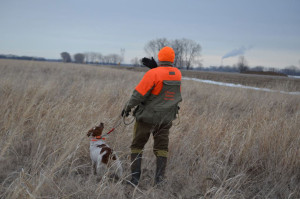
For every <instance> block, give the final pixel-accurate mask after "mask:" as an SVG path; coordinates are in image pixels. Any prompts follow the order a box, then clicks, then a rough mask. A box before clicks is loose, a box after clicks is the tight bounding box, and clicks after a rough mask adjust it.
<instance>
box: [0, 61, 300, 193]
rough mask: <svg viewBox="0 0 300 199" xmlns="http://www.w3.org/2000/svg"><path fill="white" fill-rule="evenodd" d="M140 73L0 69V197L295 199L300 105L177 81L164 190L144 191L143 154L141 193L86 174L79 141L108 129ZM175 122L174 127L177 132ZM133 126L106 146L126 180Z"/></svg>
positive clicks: (24, 65) (148, 169)
mask: <svg viewBox="0 0 300 199" xmlns="http://www.w3.org/2000/svg"><path fill="white" fill-rule="evenodd" d="M142 75H143V73H135V72H130V71H123V70H115V69H109V68H103V67H93V66H86V65H74V64H61V63H47V62H23V61H9V60H1V61H0V101H1V104H0V114H1V118H0V136H1V139H0V183H1V185H0V186H1V187H0V197H1V198H189V199H192V198H300V149H299V146H300V132H299V129H300V97H299V96H292V95H285V94H279V93H267V92H262V91H252V90H244V89H238V88H225V87H220V86H214V85H207V84H202V83H198V82H192V81H183V85H182V95H183V102H182V104H181V109H180V124H179V125H177V126H174V127H172V129H171V134H170V146H169V151H170V152H169V161H168V167H167V178H166V179H167V184H166V185H165V186H164V187H163V188H162V189H155V188H153V187H152V186H151V185H152V180H153V175H154V171H155V157H154V155H153V153H152V147H151V146H152V143H153V141H152V140H150V142H149V143H148V144H147V145H146V147H145V153H144V156H143V157H144V159H143V174H142V179H141V185H140V188H139V190H133V191H131V192H129V191H128V187H127V186H125V185H124V184H122V183H121V181H119V182H111V180H109V179H108V178H103V179H102V180H101V181H100V182H98V181H97V179H96V177H95V176H93V175H92V174H91V168H90V166H91V165H90V159H89V140H88V139H87V138H86V132H87V130H88V129H90V128H91V127H92V126H93V125H95V124H98V123H99V122H100V121H102V122H104V123H105V131H108V130H110V128H112V127H114V125H116V124H117V122H118V121H119V119H120V116H119V115H120V112H121V110H122V108H123V105H124V104H125V102H126V101H127V100H128V99H129V97H130V95H131V93H132V91H133V89H134V87H135V85H136V84H137V83H138V82H139V80H140V79H141V78H142ZM177 122H178V121H175V122H174V123H177ZM132 129H133V126H132V125H130V126H124V125H123V126H121V127H119V128H118V129H117V130H116V131H115V132H113V133H112V134H111V135H110V137H109V138H108V139H107V143H108V144H109V145H110V146H112V148H114V150H115V151H117V152H118V154H119V156H120V157H121V160H122V162H123V167H124V170H125V173H124V176H123V177H124V178H125V177H126V175H128V174H129V164H130V162H129V158H128V155H129V154H130V149H129V146H130V143H131V138H132Z"/></svg>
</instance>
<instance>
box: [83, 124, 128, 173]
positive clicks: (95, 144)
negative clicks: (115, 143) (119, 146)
mask: <svg viewBox="0 0 300 199" xmlns="http://www.w3.org/2000/svg"><path fill="white" fill-rule="evenodd" d="M103 129H104V124H103V123H100V125H99V126H95V127H94V128H92V129H90V130H89V131H88V133H87V136H88V137H91V140H90V156H91V160H92V169H93V173H94V174H97V175H98V176H99V177H101V178H102V177H103V176H104V174H105V173H106V172H109V174H113V175H114V176H115V177H116V178H120V177H121V176H122V173H123V169H122V164H121V161H120V160H119V158H118V156H117V154H116V153H115V152H113V150H112V149H111V148H110V147H109V146H108V145H107V144H106V143H105V142H104V138H102V131H103Z"/></svg>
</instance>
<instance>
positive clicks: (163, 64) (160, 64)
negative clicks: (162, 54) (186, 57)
mask: <svg viewBox="0 0 300 199" xmlns="http://www.w3.org/2000/svg"><path fill="white" fill-rule="evenodd" d="M158 66H167V67H170V66H173V63H172V62H169V61H159V62H158Z"/></svg>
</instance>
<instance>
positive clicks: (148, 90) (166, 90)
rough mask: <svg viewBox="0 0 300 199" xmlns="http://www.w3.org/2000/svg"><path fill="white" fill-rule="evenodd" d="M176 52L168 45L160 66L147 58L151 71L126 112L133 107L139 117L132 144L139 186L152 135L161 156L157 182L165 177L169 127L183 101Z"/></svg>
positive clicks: (135, 180) (134, 173) (133, 176)
mask: <svg viewBox="0 0 300 199" xmlns="http://www.w3.org/2000/svg"><path fill="white" fill-rule="evenodd" d="M174 59H175V52H174V50H173V49H172V48H171V47H168V46H166V47H164V48H162V49H161V50H160V51H159V53H158V60H159V63H158V67H156V66H157V65H156V62H155V60H154V59H153V58H152V60H150V59H147V58H146V59H145V58H144V59H143V62H144V64H145V63H146V64H145V65H147V66H148V67H149V68H152V69H151V70H149V71H148V72H147V73H146V74H145V75H144V77H143V79H142V80H141V81H140V83H139V84H138V85H137V86H136V88H135V90H134V91H133V94H132V96H131V98H130V100H129V101H128V102H127V104H126V105H125V108H124V109H123V111H122V116H124V115H125V116H128V115H129V112H130V111H131V109H132V108H134V107H136V106H137V108H136V109H135V110H134V112H133V115H134V116H135V118H136V123H135V126H134V133H133V141H132V144H131V161H132V164H131V180H130V182H131V183H132V184H134V185H138V182H139V179H140V176H141V163H142V153H143V148H144V146H145V144H146V143H147V141H148V139H149V136H150V134H152V135H153V138H154V146H153V152H154V154H155V156H156V158H157V160H156V173H155V180H154V185H156V184H159V183H160V182H161V181H162V180H163V179H164V174H165V169H166V164H167V156H168V145H169V129H170V128H171V126H172V121H173V120H174V119H175V118H176V114H177V113H178V109H179V107H178V103H179V102H181V100H182V98H181V72H180V71H179V70H178V69H177V68H175V67H173V62H174Z"/></svg>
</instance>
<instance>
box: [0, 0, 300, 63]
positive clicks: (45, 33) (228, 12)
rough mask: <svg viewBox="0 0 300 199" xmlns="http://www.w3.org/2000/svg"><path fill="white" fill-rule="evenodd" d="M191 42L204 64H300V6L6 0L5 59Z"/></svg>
mask: <svg viewBox="0 0 300 199" xmlns="http://www.w3.org/2000/svg"><path fill="white" fill-rule="evenodd" d="M162 37H165V38H167V39H170V40H172V39H181V38H187V39H192V40H194V41H196V42H197V43H199V44H200V45H201V46H202V51H201V54H202V63H203V65H204V66H210V65H220V64H221V60H222V57H223V58H224V60H223V64H224V65H227V64H230V65H231V64H235V63H236V62H237V60H238V56H231V55H234V54H239V53H241V54H242V53H243V54H244V56H245V58H246V60H247V62H248V64H249V65H250V66H251V67H253V66H257V65H263V66H267V67H278V68H283V67H286V66H289V65H295V66H298V67H299V65H300V0H226V1H225V0H185V1H184V0H182V1H179V0H148V1H143V0H110V1H109V0H106V1H101V0H94V1H89V0H51V1H46V0H44V1H43V0H19V1H16V0H0V54H16V55H28V56H41V57H45V58H60V53H61V52H63V51H67V52H69V53H71V54H74V53H77V52H88V51H94V52H100V53H102V54H104V55H105V54H109V53H120V50H121V48H125V62H127V63H130V60H131V59H132V58H134V57H139V58H141V57H143V56H146V54H145V51H144V46H145V44H146V43H147V42H148V41H150V40H152V39H156V38H162Z"/></svg>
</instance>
